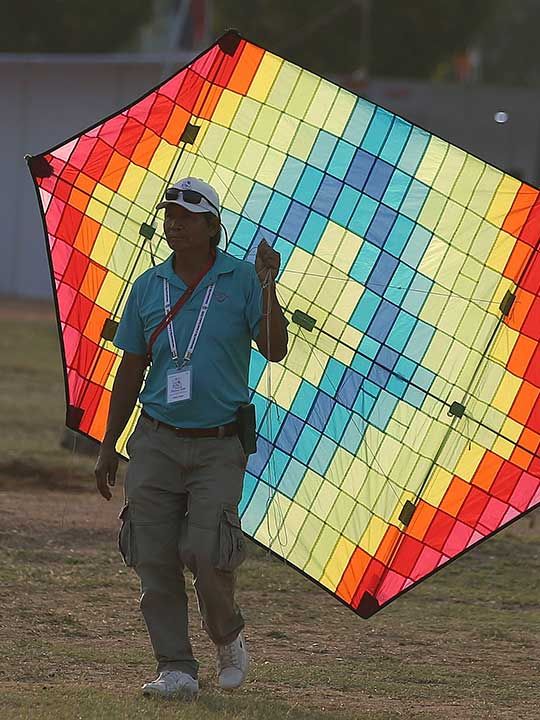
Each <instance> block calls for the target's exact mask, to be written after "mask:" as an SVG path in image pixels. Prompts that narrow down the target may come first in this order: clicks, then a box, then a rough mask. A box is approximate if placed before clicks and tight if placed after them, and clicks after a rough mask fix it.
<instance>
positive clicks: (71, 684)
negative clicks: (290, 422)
mask: <svg viewBox="0 0 540 720" xmlns="http://www.w3.org/2000/svg"><path fill="white" fill-rule="evenodd" d="M0 406H1V410H2V412H0V720H27V718H28V719H32V720H45V719H46V718H47V719H48V718H54V720H79V719H80V720H102V719H103V720H120V719H122V720H123V719H124V718H126V719H127V718H130V719H131V718H148V719H149V720H152V719H154V718H156V719H159V720H168V719H169V718H171V719H172V718H177V717H183V718H186V719H187V720H218V718H219V720H274V718H279V720H281V719H282V718H286V719H287V720H323V719H324V720H337V719H338V718H339V719H340V720H364V719H366V720H397V719H398V718H399V719H400V720H403V719H406V720H408V719H412V718H415V719H416V718H418V719H421V720H488V719H489V720H491V719H493V720H510V719H511V720H537V718H538V716H539V713H538V707H539V706H540V692H539V690H538V683H537V677H538V669H539V650H538V648H539V647H540V572H539V571H540V552H539V544H538V541H539V539H540V521H539V515H538V513H536V514H535V515H529V516H528V517H526V518H523V519H522V520H520V521H518V522H516V523H514V524H513V525H512V526H511V527H510V528H508V529H507V530H505V531H503V532H502V533H500V534H499V535H497V536H496V537H495V538H492V539H490V540H488V541H487V542H485V543H484V544H483V545H482V546H481V547H479V548H477V549H476V550H474V551H472V552H470V553H467V554H466V555H465V556H464V557H463V558H460V559H459V560H457V561H456V562H454V563H453V564H452V565H451V566H449V567H447V568H444V569H443V570H442V571H441V572H439V573H437V574H436V575H434V576H433V577H432V578H430V579H428V580H427V581H425V582H424V583H422V584H421V585H420V586H419V587H418V588H415V589H414V590H412V591H411V592H409V593H407V594H406V595H404V596H403V597H401V598H400V599H398V600H397V601H396V602H395V603H392V604H391V605H390V606H389V607H388V608H386V609H384V610H383V611H381V612H380V613H378V614H377V615H375V616H374V617H373V618H371V619H370V620H369V621H364V620H361V619H360V618H359V617H357V616H356V615H354V614H353V613H352V612H351V611H350V610H349V609H348V608H346V607H344V606H342V605H340V604H339V603H338V602H337V601H336V600H335V599H334V598H332V597H331V596H330V595H328V594H327V593H325V592H323V591H322V590H320V589H319V588H317V587H315V586H314V585H313V584H312V583H310V582H309V581H308V580H306V579H304V578H303V577H301V576H300V575H299V574H298V573H296V572H295V571H294V570H292V569H291V568H288V567H287V566H285V565H284V564H283V563H280V562H279V561H277V560H275V559H272V558H270V557H269V556H267V555H266V554H265V553H264V552H263V551H262V550H260V549H259V548H257V547H256V546H254V545H252V544H250V547H249V553H248V559H247V561H246V563H245V564H244V565H243V566H242V568H241V570H240V573H239V587H238V601H239V603H240V605H241V606H242V609H243V613H244V616H245V619H246V635H247V640H248V645H249V649H250V654H251V656H252V668H251V670H250V674H249V677H248V680H247V682H246V684H245V686H244V687H243V688H242V689H240V690H239V691H237V692H236V693H234V694H232V695H225V694H224V693H221V692H220V691H219V690H218V689H217V687H216V681H215V674H214V663H215V658H214V648H213V647H212V645H211V643H210V641H209V640H208V638H207V637H206V636H205V634H204V633H203V632H202V630H201V629H200V627H199V623H198V620H197V611H196V604H195V598H194V593H193V590H192V589H191V585H189V586H188V587H189V597H190V603H191V618H192V622H191V634H192V641H193V645H194V649H195V652H196V654H197V657H198V659H199V661H200V663H201V671H200V682H201V698H200V700H199V702H198V703H196V704H195V705H194V706H190V707H185V706H182V707H180V708H179V707H178V706H175V705H168V706H164V705H157V706H156V705H153V704H150V705H149V704H148V703H147V702H145V700H144V699H143V698H140V694H139V688H140V685H141V683H142V682H144V681H145V680H148V679H150V678H151V677H153V673H154V659H153V656H152V653H151V649H150V646H149V642H148V639H147V636H146V630H145V627H144V624H143V621H142V618H141V615H140V612H139V609H138V602H137V601H138V580H137V578H136V576H135V575H134V573H133V571H131V570H129V569H128V568H126V567H124V566H123V564H122V562H121V560H120V556H119V553H118V552H117V549H116V533H117V530H118V521H117V517H116V516H117V514H118V511H119V509H120V506H121V502H122V485H121V479H120V481H119V483H118V485H117V487H116V488H115V494H114V499H113V500H112V501H111V502H110V503H106V502H105V501H104V500H103V499H102V498H100V497H99V496H98V494H97V493H96V492H95V490H94V486H93V480H92V464H93V461H92V459H91V458H88V457H81V456H78V455H75V454H73V453H70V452H69V450H66V449H64V448H61V447H60V439H61V436H62V433H63V421H64V413H65V405H64V396H63V380H62V372H61V360H60V354H59V351H58V339H57V335H56V327H55V320H54V314H53V309H52V305H51V304H50V303H39V302H38V303H35V302H24V303H21V302H20V301H8V300H6V299H2V300H1V301H0Z"/></svg>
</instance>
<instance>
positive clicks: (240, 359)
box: [114, 249, 262, 428]
mask: <svg viewBox="0 0 540 720" xmlns="http://www.w3.org/2000/svg"><path fill="white" fill-rule="evenodd" d="M173 257H174V253H173V254H172V255H171V256H170V257H169V258H168V259H167V260H166V261H165V262H163V263H161V264H160V265H157V266H156V267H153V268H150V269H149V270H147V271H146V272H144V273H143V274H142V275H141V276H140V277H138V278H137V279H136V280H135V282H134V283H133V286H132V288H131V292H130V294H129V297H128V300H127V303H126V306H125V308H124V312H123V315H122V319H121V320H120V324H119V326H118V329H117V331H116V335H115V338H114V344H115V345H116V347H117V348H119V349H121V350H125V351H127V352H130V353H135V354H136V355H145V354H146V348H147V345H148V341H149V339H150V336H151V334H152V332H153V331H154V329H155V328H156V327H157V326H158V325H159V323H160V322H161V320H162V319H163V317H164V316H165V310H164V306H163V278H167V280H168V281H169V288H170V298H171V307H173V306H174V304H175V303H176V301H177V300H178V299H179V298H180V297H181V295H182V294H183V293H184V291H185V290H186V285H185V283H184V282H183V281H182V280H181V279H180V278H179V277H178V275H176V273H175V272H174V269H173ZM212 283H214V284H215V290H214V294H213V297H212V300H211V303H210V307H209V308H208V312H207V314H206V317H205V320H204V324H203V327H202V331H201V333H200V335H199V339H198V341H197V345H196V346H195V351H194V353H193V356H192V357H191V361H190V365H191V373H192V393H191V399H190V400H182V401H180V402H174V403H167V371H168V370H170V369H172V368H174V363H173V360H172V356H171V350H170V347H169V340H168V336H167V329H166V328H165V329H164V330H163V331H162V332H161V333H160V334H159V336H158V338H157V340H156V342H155V344H154V346H153V349H152V364H151V366H150V367H149V369H148V372H147V375H146V379H145V383H144V387H143V389H142V392H141V394H140V396H139V400H140V402H141V403H142V406H143V408H144V409H145V411H146V412H147V413H148V414H149V415H151V416H152V417H153V418H155V419H156V420H161V421H162V422H165V423H168V424H169V425H174V426H175V427H185V428H204V427H216V426H218V425H224V424H226V423H229V422H232V421H233V420H234V419H235V417H236V411H237V409H238V407H239V406H240V405H243V404H245V403H247V402H248V400H249V393H248V371H249V360H250V355H251V340H252V339H255V338H256V337H257V335H258V333H259V324H260V321H261V317H262V289H261V285H260V282H259V279H258V277H257V274H256V272H255V267H254V266H253V265H252V264H251V263H248V262H244V261H243V260H238V259H237V258H234V257H232V256H231V255H227V254H226V253H224V252H222V251H221V250H219V249H218V250H217V251H216V260H215V263H214V265H213V267H212V268H211V270H210V271H209V272H208V273H207V274H206V276H205V277H204V278H203V280H202V281H201V282H200V283H199V285H198V287H197V290H196V291H195V292H194V293H193V295H192V296H191V298H190V299H189V301H188V302H187V303H186V304H185V305H184V306H183V307H182V308H181V310H180V311H179V313H178V314H177V315H176V317H175V318H174V320H173V327H174V332H175V336H176V345H177V348H178V356H179V357H180V358H183V357H184V354H185V351H186V348H187V345H188V343H189V340H190V339H191V334H192V332H193V328H194V326H195V323H196V321H197V318H198V316H199V311H200V309H201V305H202V302H203V299H204V295H205V292H206V288H207V287H208V286H209V285H211V284H212Z"/></svg>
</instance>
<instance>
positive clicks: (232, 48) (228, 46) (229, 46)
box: [218, 29, 242, 55]
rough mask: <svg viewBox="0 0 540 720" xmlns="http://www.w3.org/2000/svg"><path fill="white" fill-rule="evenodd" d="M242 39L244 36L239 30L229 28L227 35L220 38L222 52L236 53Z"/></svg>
mask: <svg viewBox="0 0 540 720" xmlns="http://www.w3.org/2000/svg"><path fill="white" fill-rule="evenodd" d="M241 39H242V37H241V35H240V33H239V32H238V30H233V29H231V30H227V32H226V33H225V35H222V36H221V37H220V38H219V40H218V45H219V47H220V50H221V52H224V53H225V55H234V53H235V52H236V49H237V47H238V46H239V45H240V40H241Z"/></svg>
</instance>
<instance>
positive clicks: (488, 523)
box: [27, 32, 540, 617]
mask: <svg viewBox="0 0 540 720" xmlns="http://www.w3.org/2000/svg"><path fill="white" fill-rule="evenodd" d="M27 159H28V163H29V167H30V170H31V173H32V176H33V178H34V182H35V185H36V189H37V194H38V198H39V203H40V207H41V211H42V215H43V223H44V228H45V232H46V237H47V248H48V252H49V258H50V265H51V273H52V277H53V281H54V291H55V298H56V307H57V313H58V322H59V327H60V337H61V346H62V351H63V360H64V367H65V378H66V393H67V403H68V410H67V424H68V426H69V427H70V428H73V429H74V430H77V431H79V432H81V433H84V434H86V435H88V436H90V437H92V438H95V439H96V440H100V439H101V438H102V436H103V433H104V428H105V422H106V417H107V412H108V407H109V399H110V394H111V387H112V383H113V380H114V377H115V372H116V369H117V367H118V364H119V361H120V357H119V352H118V351H117V350H116V349H115V347H114V345H113V343H112V338H113V337H114V332H115V329H116V326H117V323H118V321H119V319H120V317H121V315H122V310H123V307H124V304H125V301H126V299H127V296H128V293H129V289H130V287H131V284H132V282H133V280H134V279H135V278H136V277H137V276H138V275H140V274H141V273H142V272H143V271H144V270H146V269H147V268H149V267H151V265H152V263H153V262H156V263H157V262H161V261H163V260H164V259H165V258H166V257H167V256H168V254H169V253H170V250H169V248H168V246H167V244H166V242H165V239H164V237H163V234H162V228H161V227H160V226H158V223H157V216H156V213H155V210H154V208H155V206H156V204H157V203H158V202H159V201H160V200H162V198H163V195H164V192H165V189H166V188H167V186H168V185H169V184H170V183H172V182H173V181H175V180H177V179H179V178H181V177H185V176H195V177H199V178H202V179H203V180H205V181H207V182H209V183H210V184H212V185H213V186H214V187H215V188H216V189H217V191H218V192H219V194H220V197H221V198H222V203H223V213H222V219H223V222H224V225H225V226H226V227H227V229H228V233H229V238H230V241H229V244H228V246H227V248H226V250H227V252H229V253H231V254H232V255H234V256H236V257H239V258H245V259H247V260H248V261H251V262H253V261H254V255H255V251H256V247H257V245H258V243H259V241H260V240H261V238H263V237H264V238H266V240H267V241H268V242H269V243H270V244H271V245H272V246H273V247H274V248H275V249H276V250H277V251H279V252H280V253H281V258H282V267H281V271H280V274H279V278H278V285H277V290H278V296H279V298H280V302H281V304H282V306H283V308H284V310H285V313H286V315H287V317H288V319H289V320H290V325H289V352H288V355H287V357H286V358H285V360H284V361H283V362H281V363H279V364H273V365H272V367H270V364H268V363H267V362H266V360H265V359H264V358H263V357H262V355H260V354H259V353H258V352H257V351H256V349H255V346H254V347H253V352H252V357H251V369H250V376H249V384H250V392H251V393H252V402H253V403H254V404H255V406H256V409H257V422H258V450H257V453H256V454H253V455H251V456H250V457H249V462H248V465H247V471H246V475H245V486H244V494H243V497H242V502H241V506H240V512H241V517H242V525H243V528H244V531H245V532H246V534H247V535H249V536H250V537H252V538H253V539H254V540H255V541H257V542H258V543H260V544H262V545H263V546H265V547H267V548H269V549H270V550H271V551H272V552H273V553H275V554H276V555H277V556H279V557H281V558H283V559H284V560H286V561H287V562H288V563H289V564H290V565H291V566H293V567H294V568H296V569H297V570H298V571H300V572H302V573H303V574H304V575H306V576H307V577H308V578H309V579H311V580H312V581H314V582H315V583H317V584H318V585H319V586H321V587H323V588H324V589H325V590H327V591H328V592H330V593H331V594H332V595H334V596H335V597H336V598H338V599H339V600H340V601H342V602H343V603H345V604H346V605H347V606H349V607H350V608H351V609H352V610H354V611H355V612H357V613H358V614H359V615H360V616H362V617H369V616H371V615H372V614H373V613H375V612H376V611H377V610H379V609H380V608H381V607H383V606H384V605H386V604H388V603H389V602H391V601H392V600H394V599H395V598H396V597H398V596H399V595H401V594H402V593H403V592H404V591H406V590H408V589H410V588H411V587H412V586H414V585H416V584H418V583H419V582H421V581H422V580H424V579H425V578H426V577H427V576H429V575H430V574H432V573H433V572H434V571H436V570H438V569H439V568H441V567H443V566H444V565H446V564H447V563H448V562H449V561H451V560H453V559H454V558H455V557H456V556H458V555H460V554H462V553H463V552H464V551H466V550H468V549H470V548H472V547H474V546H475V545H477V544H478V543H479V542H480V541H482V540H483V539H484V538H486V537H489V536H490V535H493V534H494V533H495V532H496V531H497V530H500V529H501V528H503V527H505V526H507V525H508V524H509V523H510V522H512V521H513V520H515V519H516V518H518V517H520V516H521V515H523V514H524V513H525V512H527V511H529V510H531V509H532V508H533V507H535V506H537V505H538V500H539V495H540V491H539V485H540V457H539V441H540V403H539V402H538V395H539V392H540V349H539V347H540V346H539V339H540V297H539V285H540V259H539V252H538V250H539V240H538V238H539V234H540V201H539V191H538V190H536V189H534V188H533V187H531V186H529V185H526V184H525V183H522V182H520V181H519V180H516V179H515V178H513V177H510V176H509V175H506V174H505V173H504V172H502V171H500V170H498V169H496V168H494V167H492V166H490V165H488V164H486V163H485V162H483V161H481V160H479V159H478V158H476V157H474V156H472V155H470V154H468V153H466V152H464V151H463V150H461V149H459V148H457V147H455V146H453V145H451V144H449V143H448V142H445V141H444V140H442V139H440V138H438V137H436V136H435V135H432V134H431V133H429V132H427V131H426V130H424V129H422V128H420V127H416V126H414V125H412V124H411V123H409V122H407V121H406V120H404V119H402V118H400V117H398V116H396V115H394V114H392V113H391V112H388V111H387V110H385V109H383V108H382V107H379V106H377V105H374V104H373V103H371V102H368V101H367V100H366V99H363V98H361V97H358V96H356V95H354V94H353V93H351V92H349V91H347V90H345V89H343V88H340V87H338V86H337V85H335V84H333V83H331V82H329V81H328V80H326V79H323V78H321V77H319V76H317V75H315V74H313V73H311V72H308V71H307V70H304V69H302V68H300V67H298V66H296V65H294V64H292V63H291V62H288V61H286V60H284V59H282V58H280V57H277V56H276V55H274V54H272V53H271V52H268V51H267V50H265V49H263V48H261V47H259V46H257V45H255V44H253V43H251V42H248V41H247V40H245V39H243V38H241V37H240V36H239V35H238V34H236V33H234V32H229V33H226V34H225V35H223V36H222V37H221V38H220V39H219V40H218V41H217V42H216V43H215V44H214V45H213V46H212V47H210V48H209V49H208V50H207V51H205V52H204V53H202V54H201V55H200V56H199V57H198V58H196V59H195V60H193V61H192V62H191V63H190V64H189V65H188V66H186V67H185V68H184V69H183V70H181V71H180V72H178V73H177V74H175V75H174V76H173V77H171V78H170V79H168V80H167V81H165V82H163V83H162V84H161V85H159V86H158V87H157V88H155V89H153V90H152V91H151V92H149V93H148V94H146V95H145V96H144V97H142V98H141V99H139V100H137V101H135V102H134V103H133V104H131V105H130V106H129V107H127V108H125V109H124V110H122V111H121V112H119V113H117V114H115V115H114V116H111V117H109V118H108V119H106V120H104V121H100V122H99V123H98V124H96V125H94V126H93V127H91V128H90V129H88V130H86V131H84V132H82V133H80V134H78V135H76V136H75V137H73V138H72V139H71V140H69V141H67V142H64V143H62V144H61V145H59V146H57V147H55V148H53V149H52V150H49V151H47V152H45V153H43V154H41V155H38V156H34V157H29V158H27ZM139 411H140V408H137V409H136V412H135V413H134V414H133V417H132V418H131V419H130V422H129V423H128V427H127V428H126V431H125V432H124V434H123V436H122V437H121V439H120V442H119V445H118V448H119V451H121V452H123V451H124V447H125V442H126V438H127V437H128V435H129V434H130V432H131V431H132V429H133V426H134V423H135V422H136V419H137V416H138V413H139Z"/></svg>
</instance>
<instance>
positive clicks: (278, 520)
mask: <svg viewBox="0 0 540 720" xmlns="http://www.w3.org/2000/svg"><path fill="white" fill-rule="evenodd" d="M274 286H275V285H274V279H273V277H272V273H271V271H270V270H268V273H267V275H266V278H265V280H264V283H263V285H262V289H263V292H264V291H265V290H266V293H267V295H266V300H267V302H266V314H265V316H264V320H265V323H266V352H267V355H268V359H267V363H266V397H267V403H268V404H267V410H266V418H267V425H268V437H269V438H270V442H272V443H273V440H274V435H273V426H272V407H275V398H274V393H273V389H272V362H271V361H270V359H269V358H270V355H271V339H270V323H271V314H272V298H271V291H272V287H274ZM276 412H277V408H276ZM277 420H278V421H279V417H278V418H277ZM271 511H272V513H273V514H274V523H275V528H276V534H275V535H273V534H272V530H271V526H270V519H271V518H270V515H271ZM265 515H266V531H267V534H268V540H269V542H268V549H269V550H270V549H271V548H272V545H273V544H274V541H275V540H277V541H278V543H279V547H280V550H281V556H282V557H283V558H284V559H285V553H284V550H285V549H286V546H287V544H288V537H287V528H286V526H285V517H284V515H283V511H282V509H281V504H280V501H279V493H278V491H277V473H276V468H275V457H274V453H273V452H272V453H271V454H270V459H269V463H268V498H267V501H266V513H265ZM282 528H283V531H284V539H283V542H282V539H281V530H282Z"/></svg>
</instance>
